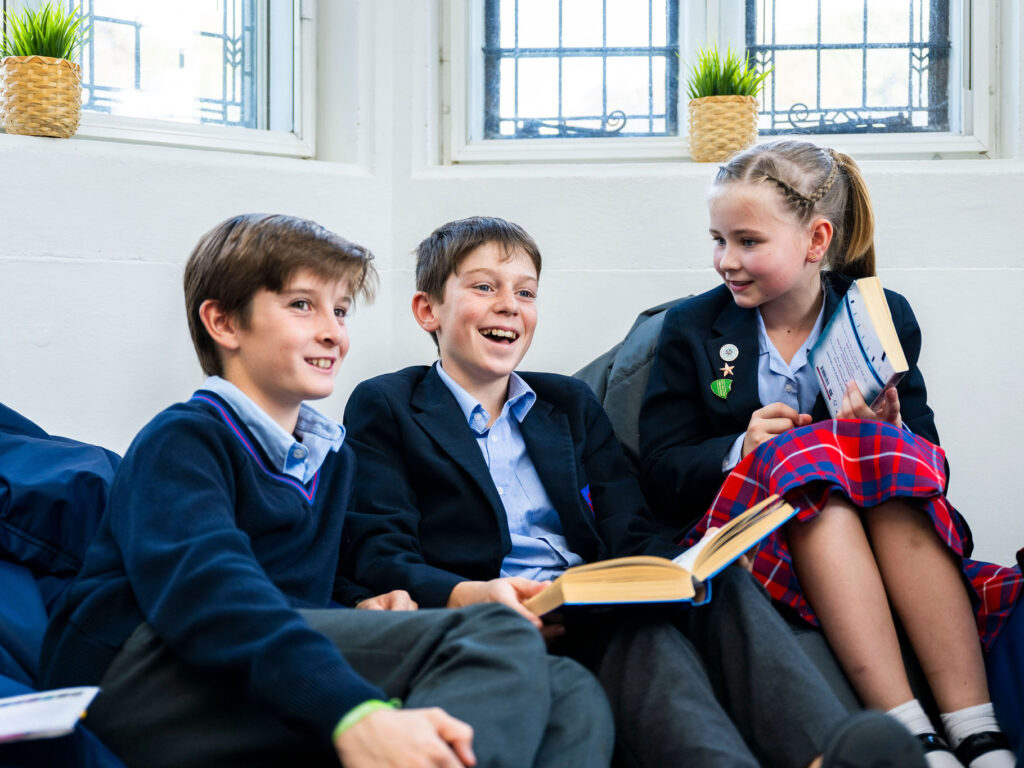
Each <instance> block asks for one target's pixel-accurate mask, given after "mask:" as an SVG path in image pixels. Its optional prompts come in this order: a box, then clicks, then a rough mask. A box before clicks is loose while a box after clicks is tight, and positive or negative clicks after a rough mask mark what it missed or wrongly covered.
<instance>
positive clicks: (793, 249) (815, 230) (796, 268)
mask: <svg viewBox="0 0 1024 768" xmlns="http://www.w3.org/2000/svg"><path fill="white" fill-rule="evenodd" d="M709 209H710V214H711V225H710V231H711V237H712V239H713V240H714V265H715V270H716V271H717V272H718V274H720V275H721V276H722V279H723V280H725V284H726V286H728V288H729V290H730V292H731V293H732V297H733V300H734V301H735V302H736V304H737V305H738V306H741V307H745V308H748V309H749V308H753V307H761V309H762V312H764V311H765V310H766V309H769V310H770V309H772V308H775V307H779V308H787V309H788V308H794V309H801V310H802V309H804V308H805V306H810V305H812V304H813V303H814V302H815V301H816V299H817V297H818V295H819V294H820V293H821V287H820V279H819V272H820V270H821V262H820V259H821V256H823V255H824V250H822V248H821V245H822V243H821V242H818V241H819V240H820V231H819V228H820V227H821V224H820V221H815V222H811V223H810V224H809V225H807V226H803V225H801V224H800V223H799V221H797V219H796V217H795V216H794V215H793V214H792V213H790V212H789V211H787V210H786V209H785V208H784V206H783V203H782V197H781V195H780V194H779V192H778V190H777V189H775V188H774V187H773V186H772V185H770V184H748V183H744V182H734V183H731V184H724V185H721V186H718V187H716V188H715V191H714V192H713V193H712V196H711V200H710V202H709ZM825 226H826V227H827V229H828V231H827V235H828V236H829V237H830V236H831V225H830V224H828V223H827V222H826V224H825ZM827 247H828V240H827V239H826V240H825V241H824V248H825V249H827Z"/></svg>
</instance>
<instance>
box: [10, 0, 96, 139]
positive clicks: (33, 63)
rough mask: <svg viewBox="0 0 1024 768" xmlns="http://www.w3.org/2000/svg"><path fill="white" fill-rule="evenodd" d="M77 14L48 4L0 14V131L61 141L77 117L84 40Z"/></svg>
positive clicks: (75, 122)
mask: <svg viewBox="0 0 1024 768" xmlns="http://www.w3.org/2000/svg"><path fill="white" fill-rule="evenodd" d="M85 34H86V28H85V26H84V25H83V22H82V17H81V15H80V14H79V9H77V8H74V9H67V10H65V8H64V6H63V5H62V4H61V3H58V4H57V5H56V6H55V5H54V4H53V3H51V2H48V3H46V4H45V5H44V6H42V7H41V8H25V9H23V10H22V11H21V13H18V14H10V13H8V14H5V31H4V33H3V35H2V37H0V127H2V128H3V129H4V131H6V132H7V133H20V134H27V135H31V136H56V137H59V138H67V137H68V136H71V135H73V134H74V133H75V131H76V130H78V121H79V119H80V118H81V116H82V68H81V67H80V66H78V64H76V63H74V62H73V61H72V59H74V58H76V57H77V55H78V52H79V51H80V49H81V46H82V43H83V42H84V41H85Z"/></svg>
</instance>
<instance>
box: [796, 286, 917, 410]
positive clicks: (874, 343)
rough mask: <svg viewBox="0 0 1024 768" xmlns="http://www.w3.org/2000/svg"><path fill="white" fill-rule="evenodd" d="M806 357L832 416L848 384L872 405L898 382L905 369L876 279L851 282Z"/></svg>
mask: <svg viewBox="0 0 1024 768" xmlns="http://www.w3.org/2000/svg"><path fill="white" fill-rule="evenodd" d="M810 357H811V365H813V366H814V370H815V373H816V374H817V376H818V385H819V386H820V387H821V394H822V396H823V397H824V398H825V404H826V405H828V412H829V413H830V414H831V415H832V418H835V417H836V413H838V412H839V408H840V407H841V406H842V404H843V395H844V394H845V392H846V386H847V384H848V383H849V382H851V381H855V382H857V386H858V388H860V392H861V394H862V395H864V402H866V403H868V404H870V405H871V406H872V407H875V406H877V405H878V402H879V400H880V398H881V397H882V393H883V392H884V391H885V389H886V388H887V387H891V386H893V387H894V386H896V384H898V383H899V381H900V379H902V378H903V375H904V374H905V373H906V372H907V370H908V366H907V358H906V355H904V354H903V346H902V345H901V344H900V340H899V337H898V336H897V335H896V327H895V326H894V325H893V323H892V315H891V314H890V313H889V305H888V304H887V303H886V301H885V293H884V291H883V290H882V283H881V281H880V280H879V279H878V278H877V277H862V278H860V279H859V280H854V282H853V285H851V286H850V290H848V291H847V292H846V296H844V297H843V300H842V301H841V302H839V306H838V307H836V311H835V313H834V314H833V315H832V319H831V320H829V321H828V325H826V326H825V328H824V330H822V332H821V336H820V337H819V338H818V341H817V343H816V344H815V345H814V347H813V348H812V349H811V355H810Z"/></svg>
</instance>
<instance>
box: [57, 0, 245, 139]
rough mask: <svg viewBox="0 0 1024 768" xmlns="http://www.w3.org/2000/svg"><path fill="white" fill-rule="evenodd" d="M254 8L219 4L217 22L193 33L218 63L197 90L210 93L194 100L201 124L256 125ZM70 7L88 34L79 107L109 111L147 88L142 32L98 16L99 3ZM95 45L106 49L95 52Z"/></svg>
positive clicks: (230, 1) (226, 1)
mask: <svg viewBox="0 0 1024 768" xmlns="http://www.w3.org/2000/svg"><path fill="white" fill-rule="evenodd" d="M256 4H257V0H220V1H219V2H218V6H219V7H220V10H221V13H219V14H218V15H217V24H216V25H215V26H213V28H210V29H199V30H196V34H197V35H199V36H200V37H201V38H202V39H203V44H204V48H206V49H208V50H210V51H212V55H213V56H215V57H216V58H218V59H219V61H215V63H214V69H215V71H214V72H213V74H212V76H207V78H206V81H204V83H203V91H204V92H205V93H207V94H211V93H212V94H213V95H203V96H199V97H198V105H197V106H198V116H199V122H201V123H208V124H215V125H230V126H240V127H244V128H258V127H259V125H258V123H259V120H258V108H257V98H256V81H257V77H256V54H257V51H256V40H257V30H256V19H257V11H256V7H257V6H256ZM75 5H81V13H82V15H83V16H84V17H85V21H86V23H87V24H88V25H89V26H90V29H91V30H92V31H91V34H90V42H89V43H87V44H86V45H85V46H84V47H83V49H82V55H81V59H80V63H81V65H82V108H83V109H86V110H90V111H93V112H103V113H108V114H109V113H111V112H115V111H117V107H118V104H119V103H121V102H122V101H123V100H124V99H125V97H126V96H129V95H130V94H131V92H133V91H135V92H138V91H141V90H142V89H143V88H144V87H146V86H147V83H146V79H147V77H152V74H153V73H152V71H151V70H149V69H147V66H146V59H147V56H149V55H151V51H150V48H149V46H148V45H147V40H146V37H147V33H148V29H147V27H146V25H144V24H143V23H141V22H139V21H137V20H136V19H126V18H118V17H116V16H108V15H103V13H102V11H103V6H104V3H103V0H81V2H80V3H79V2H76V1H75V0H71V2H70V3H69V6H75ZM97 6H98V7H99V8H98V9H97ZM97 11H99V12H97ZM97 45H100V46H105V47H106V48H107V50H103V51H97ZM218 49H219V50H218ZM98 53H100V56H98V55H97V54H98ZM177 56H178V63H177V64H178V66H179V67H180V68H184V67H185V53H184V51H180V52H179V53H178V54H177ZM209 69H210V68H208V69H207V71H208V72H209ZM143 116H145V115H143Z"/></svg>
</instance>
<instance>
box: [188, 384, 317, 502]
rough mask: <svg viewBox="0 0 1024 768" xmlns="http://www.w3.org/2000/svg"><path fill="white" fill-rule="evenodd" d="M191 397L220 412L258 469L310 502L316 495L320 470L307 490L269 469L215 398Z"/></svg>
mask: <svg viewBox="0 0 1024 768" xmlns="http://www.w3.org/2000/svg"><path fill="white" fill-rule="evenodd" d="M191 399H192V400H202V401H203V402H204V403H209V404H210V405H212V406H213V407H214V409H216V411H217V413H219V414H220V417H221V418H222V419H224V422H225V423H226V424H227V425H228V426H229V427H231V431H232V432H234V433H235V436H236V437H237V438H238V439H239V440H241V441H242V445H244V446H245V450H246V451H248V452H249V455H250V456H252V458H253V460H254V461H255V462H256V465H257V466H258V467H259V468H260V469H262V470H263V471H264V472H265V473H266V474H268V475H269V476H270V477H272V478H274V479H275V480H277V481H278V482H282V483H287V484H288V485H290V486H292V487H293V488H295V489H296V490H297V491H298V492H299V493H301V494H302V496H303V498H305V499H306V501H308V502H309V503H310V504H312V503H313V499H314V498H315V497H316V489H317V485H318V484H319V480H320V470H317V472H316V474H315V475H313V481H312V482H313V484H312V485H311V486H310V487H309V490H306V487H305V486H304V485H303V484H302V483H300V482H299V481H298V480H296V479H295V478H294V477H289V476H288V475H281V474H278V473H277V472H273V471H271V470H270V469H268V468H267V467H266V465H264V463H263V460H262V459H261V458H260V455H259V452H257V450H256V449H255V448H254V447H253V445H252V443H250V442H249V440H248V439H247V438H246V436H245V433H244V432H242V429H241V427H239V426H238V424H237V423H236V422H235V420H234V419H233V418H231V415H230V414H229V413H228V412H227V411H226V410H224V407H223V406H222V405H221V404H220V403H218V402H217V401H216V400H212V399H210V398H209V397H206V396H205V395H192V398H191Z"/></svg>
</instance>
